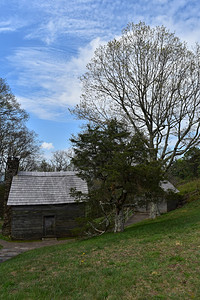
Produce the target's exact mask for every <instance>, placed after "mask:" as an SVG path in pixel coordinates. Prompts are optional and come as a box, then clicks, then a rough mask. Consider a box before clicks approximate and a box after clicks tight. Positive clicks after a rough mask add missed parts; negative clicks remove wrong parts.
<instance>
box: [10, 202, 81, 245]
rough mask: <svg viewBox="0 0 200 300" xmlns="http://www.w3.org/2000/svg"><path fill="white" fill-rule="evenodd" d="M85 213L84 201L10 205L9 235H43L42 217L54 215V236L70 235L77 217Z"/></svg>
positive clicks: (33, 236)
mask: <svg viewBox="0 0 200 300" xmlns="http://www.w3.org/2000/svg"><path fill="white" fill-rule="evenodd" d="M84 214H85V204H84V203H67V204H56V205H28V206H19V205H18V206H12V224H11V236H12V238H13V239H18V240H24V239H25V240H31V239H41V238H43V237H45V232H44V217H45V216H54V217H55V237H66V236H72V235H73V232H72V229H74V228H76V227H78V223H77V221H76V219H77V218H79V217H83V216H84Z"/></svg>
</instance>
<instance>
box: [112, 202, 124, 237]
mask: <svg viewBox="0 0 200 300" xmlns="http://www.w3.org/2000/svg"><path fill="white" fill-rule="evenodd" d="M123 231H124V210H123V208H121V209H119V208H117V209H116V214H115V229H114V232H115V233H116V232H123Z"/></svg>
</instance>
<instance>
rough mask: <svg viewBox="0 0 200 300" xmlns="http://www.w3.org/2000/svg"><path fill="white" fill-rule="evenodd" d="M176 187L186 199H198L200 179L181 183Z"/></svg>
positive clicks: (199, 197) (199, 195) (199, 196)
mask: <svg viewBox="0 0 200 300" xmlns="http://www.w3.org/2000/svg"><path fill="white" fill-rule="evenodd" d="M178 189H179V191H180V194H181V195H182V196H184V198H185V199H186V200H187V201H190V202H191V201H194V200H198V199H200V179H194V180H192V181H189V182H186V183H184V184H181V185H179V186H178Z"/></svg>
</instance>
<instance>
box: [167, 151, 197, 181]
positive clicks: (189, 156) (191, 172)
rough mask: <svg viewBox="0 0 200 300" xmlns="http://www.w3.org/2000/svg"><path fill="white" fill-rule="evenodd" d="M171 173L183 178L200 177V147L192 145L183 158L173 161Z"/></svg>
mask: <svg viewBox="0 0 200 300" xmlns="http://www.w3.org/2000/svg"><path fill="white" fill-rule="evenodd" d="M170 173H171V175H172V176H174V177H177V178H180V179H183V180H185V179H192V178H195V177H200V149H199V148H197V147H192V148H191V149H190V150H188V151H187V152H186V153H185V155H184V156H183V157H182V158H179V159H178V160H176V161H175V162H174V163H173V165H172V167H171V169H170Z"/></svg>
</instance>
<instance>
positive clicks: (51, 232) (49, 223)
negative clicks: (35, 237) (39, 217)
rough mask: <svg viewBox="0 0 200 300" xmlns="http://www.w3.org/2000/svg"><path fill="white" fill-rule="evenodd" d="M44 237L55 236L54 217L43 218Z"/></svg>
mask: <svg viewBox="0 0 200 300" xmlns="http://www.w3.org/2000/svg"><path fill="white" fill-rule="evenodd" d="M43 229H44V236H45V237H54V236H55V216H45V217H44V226H43Z"/></svg>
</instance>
